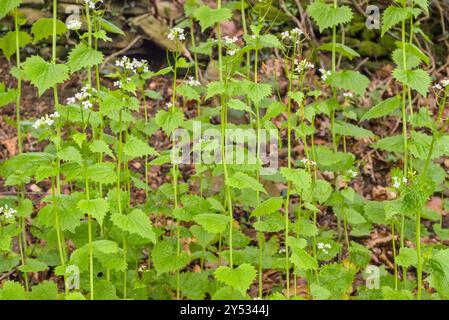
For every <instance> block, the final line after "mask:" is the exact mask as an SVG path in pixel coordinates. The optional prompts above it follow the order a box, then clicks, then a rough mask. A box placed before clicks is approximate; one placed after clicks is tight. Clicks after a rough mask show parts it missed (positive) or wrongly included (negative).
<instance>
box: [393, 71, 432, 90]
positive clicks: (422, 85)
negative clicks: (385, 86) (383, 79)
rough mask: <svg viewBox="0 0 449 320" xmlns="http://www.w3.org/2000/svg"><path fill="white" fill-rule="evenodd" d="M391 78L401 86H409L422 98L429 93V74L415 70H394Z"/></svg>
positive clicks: (430, 80)
mask: <svg viewBox="0 0 449 320" xmlns="http://www.w3.org/2000/svg"><path fill="white" fill-rule="evenodd" d="M393 77H394V78H395V79H396V80H397V81H400V82H402V83H403V84H405V85H407V86H410V87H411V88H412V89H414V90H416V91H418V92H419V93H420V94H422V95H423V96H427V93H428V92H429V86H430V83H431V82H432V79H431V78H430V76H429V74H428V73H427V72H426V71H424V70H422V69H415V70H402V69H395V70H394V71H393Z"/></svg>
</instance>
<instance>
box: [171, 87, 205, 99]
mask: <svg viewBox="0 0 449 320" xmlns="http://www.w3.org/2000/svg"><path fill="white" fill-rule="evenodd" d="M176 92H177V93H178V94H180V95H181V96H183V97H185V98H187V100H196V101H200V100H201V97H200V94H199V93H198V92H197V91H196V90H195V89H194V88H192V87H191V86H188V85H185V84H183V85H181V86H179V87H178V88H177V90H176Z"/></svg>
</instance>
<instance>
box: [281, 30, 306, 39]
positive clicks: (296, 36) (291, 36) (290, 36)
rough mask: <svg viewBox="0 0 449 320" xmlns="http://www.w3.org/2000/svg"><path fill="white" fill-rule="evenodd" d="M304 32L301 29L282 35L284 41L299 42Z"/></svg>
mask: <svg viewBox="0 0 449 320" xmlns="http://www.w3.org/2000/svg"><path fill="white" fill-rule="evenodd" d="M303 34H304V32H303V31H302V30H301V29H299V28H294V29H292V30H290V31H284V32H282V33H281V39H282V40H284V41H285V40H290V41H297V40H299V38H300V37H301V35H303Z"/></svg>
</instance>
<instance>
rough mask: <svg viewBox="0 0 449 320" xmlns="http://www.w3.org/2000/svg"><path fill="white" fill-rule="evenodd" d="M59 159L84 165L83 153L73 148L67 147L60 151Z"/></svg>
mask: <svg viewBox="0 0 449 320" xmlns="http://www.w3.org/2000/svg"><path fill="white" fill-rule="evenodd" d="M58 158H59V159H61V160H62V161H67V162H76V163H78V164H79V165H81V164H82V163H83V158H82V157H81V153H80V152H79V151H78V150H77V149H76V148H75V147H72V146H68V147H65V148H64V149H62V150H60V151H58Z"/></svg>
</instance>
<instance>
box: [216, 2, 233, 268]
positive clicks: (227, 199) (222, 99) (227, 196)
mask: <svg viewBox="0 0 449 320" xmlns="http://www.w3.org/2000/svg"><path fill="white" fill-rule="evenodd" d="M217 8H218V9H220V8H221V0H218V1H217ZM217 37H218V68H219V74H220V81H223V54H222V48H223V43H222V42H223V41H222V38H221V24H220V22H218V23H217ZM225 86H226V84H225ZM220 102H221V157H222V163H223V173H224V183H225V206H227V208H228V215H229V266H230V267H231V269H232V268H234V260H233V239H232V238H233V237H232V230H233V226H232V225H233V221H234V217H233V209H232V198H231V189H230V187H229V185H228V168H227V165H226V161H227V159H226V145H225V143H226V136H225V134H226V127H227V116H226V115H227V110H226V105H225V96H224V94H222V95H221V97H220Z"/></svg>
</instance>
